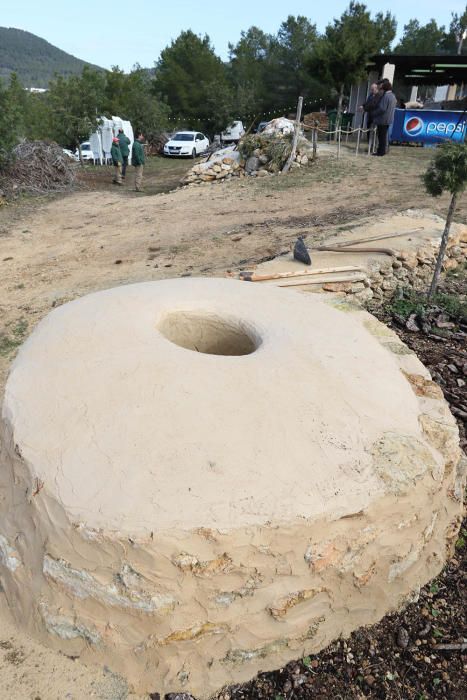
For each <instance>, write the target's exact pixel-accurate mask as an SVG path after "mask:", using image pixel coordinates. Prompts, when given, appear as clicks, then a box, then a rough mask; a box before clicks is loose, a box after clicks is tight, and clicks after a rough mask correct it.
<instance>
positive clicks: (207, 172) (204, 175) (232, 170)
mask: <svg viewBox="0 0 467 700" xmlns="http://www.w3.org/2000/svg"><path fill="white" fill-rule="evenodd" d="M244 167H245V166H244V163H243V164H242V162H241V161H239V160H238V159H235V158H232V157H230V156H223V157H222V158H211V159H210V160H209V161H204V162H203V163H198V164H197V165H194V166H193V167H192V169H191V170H190V171H189V173H188V174H187V175H186V176H185V177H184V178H183V180H182V184H183V185H199V184H200V183H202V182H219V181H221V180H229V179H230V178H231V177H233V176H234V175H236V176H238V177H243V176H244V175H245V170H244Z"/></svg>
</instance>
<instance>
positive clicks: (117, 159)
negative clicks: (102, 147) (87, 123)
mask: <svg viewBox="0 0 467 700" xmlns="http://www.w3.org/2000/svg"><path fill="white" fill-rule="evenodd" d="M110 155H111V158H112V163H113V166H114V179H113V183H114V185H121V184H122V153H121V151H120V145H119V143H118V139H117V138H113V139H112V148H111V149H110Z"/></svg>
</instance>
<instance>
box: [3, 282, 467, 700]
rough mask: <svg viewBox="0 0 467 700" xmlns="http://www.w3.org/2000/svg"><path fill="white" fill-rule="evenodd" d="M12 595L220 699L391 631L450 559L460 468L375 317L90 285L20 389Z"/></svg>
mask: <svg viewBox="0 0 467 700" xmlns="http://www.w3.org/2000/svg"><path fill="white" fill-rule="evenodd" d="M1 433H2V441H1V453H0V466H1V469H0V583H1V585H2V587H3V589H4V591H5V594H6V598H7V600H8V603H9V606H10V608H11V611H12V613H13V615H14V616H15V618H16V620H17V622H18V624H19V625H21V626H23V627H25V628H27V629H28V630H29V631H30V632H31V633H33V634H34V635H35V636H36V637H38V638H39V639H40V640H42V641H43V642H44V643H45V644H47V645H49V646H52V647H55V648H57V649H60V650H61V651H63V652H65V653H68V654H75V655H78V656H79V657H80V658H81V660H82V661H84V662H85V663H95V662H101V663H106V664H107V665H109V666H110V667H113V668H115V669H118V670H119V671H120V672H123V673H124V674H125V675H126V676H127V678H128V679H129V680H130V682H131V683H132V684H133V686H134V687H135V688H136V689H137V690H139V691H154V690H157V691H159V692H169V691H177V690H185V691H190V692H192V693H193V694H194V695H195V696H198V697H200V698H207V697H208V696H209V695H210V694H211V693H212V692H214V691H215V690H216V689H218V688H220V687H222V686H223V685H225V684H228V683H231V682H241V681H243V680H246V679H247V678H249V677H251V676H252V675H254V674H255V673H256V672H257V671H258V670H259V669H262V670H267V669H273V668H275V667H279V666H281V665H283V664H284V663H286V662H287V661H289V660H291V659H293V658H296V657H298V656H300V655H301V654H307V653H310V652H315V651H318V650H319V649H320V648H322V647H323V646H325V645H326V644H327V643H329V642H330V641H331V640H332V639H335V638H336V637H338V636H339V635H347V634H349V633H350V632H351V631H352V630H353V629H355V628H356V627H358V626H360V625H363V624H369V623H372V622H374V621H376V620H378V619H380V618H381V617H382V616H383V615H384V614H385V613H386V612H387V611H388V610H392V609H394V608H396V607H397V606H399V605H401V604H403V602H404V600H406V598H407V596H408V595H409V594H410V593H411V591H413V590H414V589H416V588H417V587H419V586H421V585H422V584H424V583H425V582H426V581H427V580H428V579H430V578H431V577H432V576H434V575H435V574H436V573H437V572H438V571H439V570H440V568H441V567H442V565H443V563H444V561H445V559H446V556H447V552H448V551H449V547H450V546H451V544H452V541H453V539H454V538H455V534H456V531H457V528H458V524H459V519H460V516H461V503H460V498H461V494H462V485H463V483H464V478H465V476H464V472H465V468H464V466H465V464H464V462H462V461H461V460H460V452H459V447H458V435H457V429H456V424H455V421H454V419H453V417H452V416H451V414H450V412H449V410H448V407H447V404H446V403H445V401H444V399H443V397H442V394H441V393H440V392H439V390H438V389H437V387H436V385H435V384H434V383H433V382H432V381H431V378H430V376H429V373H428V371H427V370H426V369H425V368H424V367H423V365H421V363H420V362H419V361H418V360H417V358H416V357H415V355H413V354H412V353H411V352H410V351H409V350H408V349H407V348H406V346H405V345H403V344H402V343H401V342H400V341H399V339H398V338H397V336H396V335H395V334H393V333H392V332H391V331H390V330H389V329H386V328H385V327H384V326H383V325H382V324H380V323H379V322H378V321H376V320H375V319H373V318H372V317H371V316H370V315H369V314H367V313H366V312H363V311H354V312H351V313H349V309H348V305H345V304H342V305H339V303H337V306H336V307H335V308H333V307H332V306H330V305H327V304H325V303H323V302H322V301H320V300H318V299H316V298H314V297H313V296H310V295H300V294H297V293H296V292H295V291H290V290H289V291H287V290H281V289H277V288H271V287H268V288H265V287H259V288H258V286H256V285H254V284H247V283H244V282H238V281H233V280H213V279H209V280H208V279H190V280H170V281H164V282H152V283H144V284H137V285H130V286H127V287H120V288H117V289H111V290H108V291H104V292H99V293H96V294H91V295H89V296H87V297H84V298H82V299H80V300H78V301H75V302H72V303H69V304H66V305H64V306H62V307H60V308H58V309H56V310H55V311H53V312H52V313H51V314H49V316H48V317H47V318H45V319H44V320H43V321H42V322H41V323H40V324H39V326H38V327H37V328H36V330H35V331H34V333H33V334H32V335H31V337H30V338H29V340H28V341H27V342H26V343H25V345H24V346H23V347H22V349H21V350H20V352H19V354H18V357H17V359H16V361H15V362H14V364H13V367H12V369H11V373H10V377H9V380H8V383H7V387H6V393H5V400H4V404H3V412H2V423H1Z"/></svg>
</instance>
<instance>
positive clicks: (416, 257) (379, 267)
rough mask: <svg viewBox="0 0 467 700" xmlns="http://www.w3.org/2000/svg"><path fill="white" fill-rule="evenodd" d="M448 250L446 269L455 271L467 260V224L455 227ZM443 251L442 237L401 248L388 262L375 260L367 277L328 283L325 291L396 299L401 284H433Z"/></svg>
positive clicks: (361, 297)
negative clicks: (417, 245) (411, 249)
mask: <svg viewBox="0 0 467 700" xmlns="http://www.w3.org/2000/svg"><path fill="white" fill-rule="evenodd" d="M453 229H454V230H452V231H451V235H450V240H449V243H448V247H447V250H446V256H445V259H444V263H443V270H444V271H445V272H448V271H449V270H455V269H456V268H457V267H459V266H461V265H463V264H465V262H466V260H467V227H465V226H460V225H457V226H454V227H453ZM438 250H439V240H433V241H432V242H431V243H430V244H426V245H425V246H424V247H420V248H418V249H417V250H414V251H407V250H403V251H397V252H396V255H395V256H394V257H392V258H391V257H389V256H388V257H387V261H386V260H385V261H383V262H379V261H378V260H371V261H370V264H369V272H368V276H367V277H366V279H364V280H362V281H354V282H327V283H325V284H323V287H322V289H323V291H326V292H341V293H343V294H345V295H352V296H353V297H354V298H355V299H357V300H359V301H360V302H366V301H369V300H370V299H374V300H375V301H379V302H382V301H384V300H386V299H390V298H392V296H393V295H394V292H395V291H396V289H397V288H398V287H413V288H414V289H417V290H420V289H426V288H427V287H428V285H429V282H430V280H431V277H432V275H433V270H434V266H435V262H436V257H437V255H438Z"/></svg>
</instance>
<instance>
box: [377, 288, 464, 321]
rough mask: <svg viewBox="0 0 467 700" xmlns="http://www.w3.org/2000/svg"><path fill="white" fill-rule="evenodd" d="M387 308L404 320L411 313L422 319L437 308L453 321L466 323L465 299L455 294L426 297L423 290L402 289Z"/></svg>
mask: <svg viewBox="0 0 467 700" xmlns="http://www.w3.org/2000/svg"><path fill="white" fill-rule="evenodd" d="M389 309H390V311H391V312H392V313H393V314H396V315H397V316H400V317H401V318H403V319H404V320H407V319H408V318H409V316H410V315H411V314H416V316H417V318H420V319H423V318H425V317H426V316H427V315H428V314H429V313H430V312H431V311H434V310H437V311H440V312H444V313H446V314H448V316H450V318H451V319H452V320H453V321H454V322H455V323H467V300H466V299H464V298H462V297H460V296H458V295H455V294H435V295H434V296H433V297H432V298H431V299H428V298H427V296H426V294H424V293H423V292H417V291H415V290H414V289H404V290H403V293H402V297H398V298H394V299H393V300H392V301H391V303H390V304H389Z"/></svg>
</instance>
